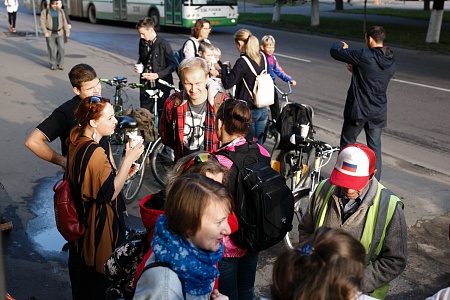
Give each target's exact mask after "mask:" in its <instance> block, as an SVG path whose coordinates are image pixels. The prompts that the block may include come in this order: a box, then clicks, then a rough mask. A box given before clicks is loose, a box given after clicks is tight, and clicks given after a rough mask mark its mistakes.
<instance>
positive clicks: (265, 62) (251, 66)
mask: <svg viewBox="0 0 450 300" xmlns="http://www.w3.org/2000/svg"><path fill="white" fill-rule="evenodd" d="M260 54H261V55H262V56H263V58H264V71H266V72H267V60H266V56H265V55H264V54H263V53H260ZM242 58H243V59H244V60H245V62H246V63H247V65H248V67H249V68H250V70H251V71H252V73H253V74H254V75H255V76H256V77H258V74H256V70H255V68H253V65H252V64H251V62H250V60H249V59H248V58H247V56H242ZM261 73H262V71H261ZM260 75H261V74H260ZM242 80H244V85H245V87H246V88H247V91H248V92H249V93H250V96H252V99H253V98H254V95H253V93H252V92H251V91H250V89H249V88H248V85H247V82H246V81H245V79H244V78H242Z"/></svg>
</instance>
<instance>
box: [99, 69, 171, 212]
mask: <svg viewBox="0 0 450 300" xmlns="http://www.w3.org/2000/svg"><path fill="white" fill-rule="evenodd" d="M100 81H101V82H104V83H106V84H107V85H110V86H114V87H115V93H114V103H113V106H114V111H115V114H116V118H117V126H116V130H115V132H114V134H113V135H112V136H111V149H112V153H113V156H115V157H119V165H120V164H121V163H122V160H123V158H124V155H125V144H126V143H127V142H128V138H129V137H130V136H136V135H139V136H142V138H144V146H145V151H144V152H143V153H142V155H141V156H140V157H139V159H138V160H137V161H136V163H137V164H138V165H139V167H138V170H137V171H135V173H134V174H133V175H132V176H131V177H130V178H129V179H127V180H126V181H125V184H124V186H123V188H122V191H121V194H122V197H123V199H124V201H125V203H126V204H129V203H131V202H133V200H134V199H135V198H136V196H137V195H138V193H139V191H140V189H141V187H142V183H143V180H144V174H145V165H146V162H147V158H149V160H150V165H151V170H152V173H153V176H154V178H155V179H156V181H157V182H158V183H159V184H160V185H161V186H164V177H165V175H166V172H167V170H168V169H169V168H170V167H171V166H172V165H173V163H174V157H173V156H170V154H169V155H164V154H162V153H163V152H164V148H165V147H164V144H163V143H162V141H161V138H160V137H158V138H157V139H156V140H154V141H146V140H145V134H144V133H143V132H141V131H140V130H139V129H138V121H137V120H136V119H135V118H132V117H130V116H127V115H124V114H126V113H127V111H126V110H124V108H123V103H124V101H123V98H122V94H123V93H124V91H123V89H124V88H132V89H135V88H138V87H142V86H143V84H140V83H128V80H127V78H126V77H123V76H116V77H114V78H113V79H112V80H110V79H103V78H102V79H100ZM147 92H148V91H147ZM151 93H152V95H151V97H152V98H154V99H155V105H154V107H155V111H154V113H155V114H154V115H155V116H157V111H156V110H157V106H156V101H157V99H158V97H159V94H158V93H153V91H151ZM149 94H150V93H149ZM156 118H157V117H156ZM157 124H158V123H157V122H155V125H154V126H155V127H157V126H158V125H157Z"/></svg>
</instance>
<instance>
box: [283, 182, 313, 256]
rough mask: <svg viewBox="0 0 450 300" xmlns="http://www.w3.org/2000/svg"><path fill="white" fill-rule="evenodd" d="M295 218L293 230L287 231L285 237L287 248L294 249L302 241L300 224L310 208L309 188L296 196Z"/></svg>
mask: <svg viewBox="0 0 450 300" xmlns="http://www.w3.org/2000/svg"><path fill="white" fill-rule="evenodd" d="M294 200H295V202H294V218H293V219H292V230H291V231H289V232H288V233H286V236H285V237H284V244H285V245H286V247H287V248H290V249H293V248H295V247H297V246H298V244H299V242H300V240H299V239H300V238H299V233H298V225H299V224H300V221H301V220H302V218H303V216H304V215H305V212H306V210H307V209H308V201H309V189H305V190H302V191H300V192H299V193H298V194H297V195H296V196H294Z"/></svg>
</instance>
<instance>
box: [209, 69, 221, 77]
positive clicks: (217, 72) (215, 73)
mask: <svg viewBox="0 0 450 300" xmlns="http://www.w3.org/2000/svg"><path fill="white" fill-rule="evenodd" d="M209 74H211V76H213V77H218V76H219V75H220V73H219V71H217V70H213V69H212V70H209Z"/></svg>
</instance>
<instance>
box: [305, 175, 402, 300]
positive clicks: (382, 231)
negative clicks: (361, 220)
mask: <svg viewBox="0 0 450 300" xmlns="http://www.w3.org/2000/svg"><path fill="white" fill-rule="evenodd" d="M326 183H327V184H328V185H329V188H328V190H327V193H326V195H325V198H324V199H323V202H322V205H321V207H320V209H319V213H318V215H317V220H316V229H317V228H319V227H320V226H322V225H323V223H324V222H325V216H326V211H327V208H328V202H329V200H330V199H331V194H332V193H333V190H334V187H335V186H334V185H332V184H330V183H329V181H328V180H324V181H322V182H321V183H320V184H319V185H318V186H317V189H316V192H315V193H314V203H313V204H312V205H311V210H313V209H314V207H315V203H316V201H317V197H318V196H319V194H320V191H321V190H322V188H323V187H324V186H325V184H326ZM397 204H399V205H400V206H401V207H402V208H403V207H404V204H403V203H402V202H401V201H400V199H399V198H398V197H397V196H395V195H394V194H393V193H392V192H391V191H390V190H388V189H387V188H385V187H384V186H383V185H382V184H381V183H378V188H377V193H376V195H375V199H374V201H373V205H372V206H371V207H370V208H369V209H368V212H367V217H366V223H365V224H364V230H363V233H362V236H361V240H360V242H361V244H362V245H363V246H364V248H365V249H366V261H367V264H370V263H372V262H374V261H376V259H377V257H378V255H379V254H380V252H381V248H382V247H383V243H384V238H385V236H386V230H387V227H388V226H389V223H390V222H391V219H392V216H393V215H394V213H395V209H396V207H397ZM312 212H313V211H311V213H312ZM311 216H314V214H311ZM388 289H389V283H386V284H384V285H383V286H381V287H379V288H377V289H376V290H374V291H373V292H372V293H370V296H372V297H374V298H377V299H384V297H385V295H386V293H387V291H388Z"/></svg>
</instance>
